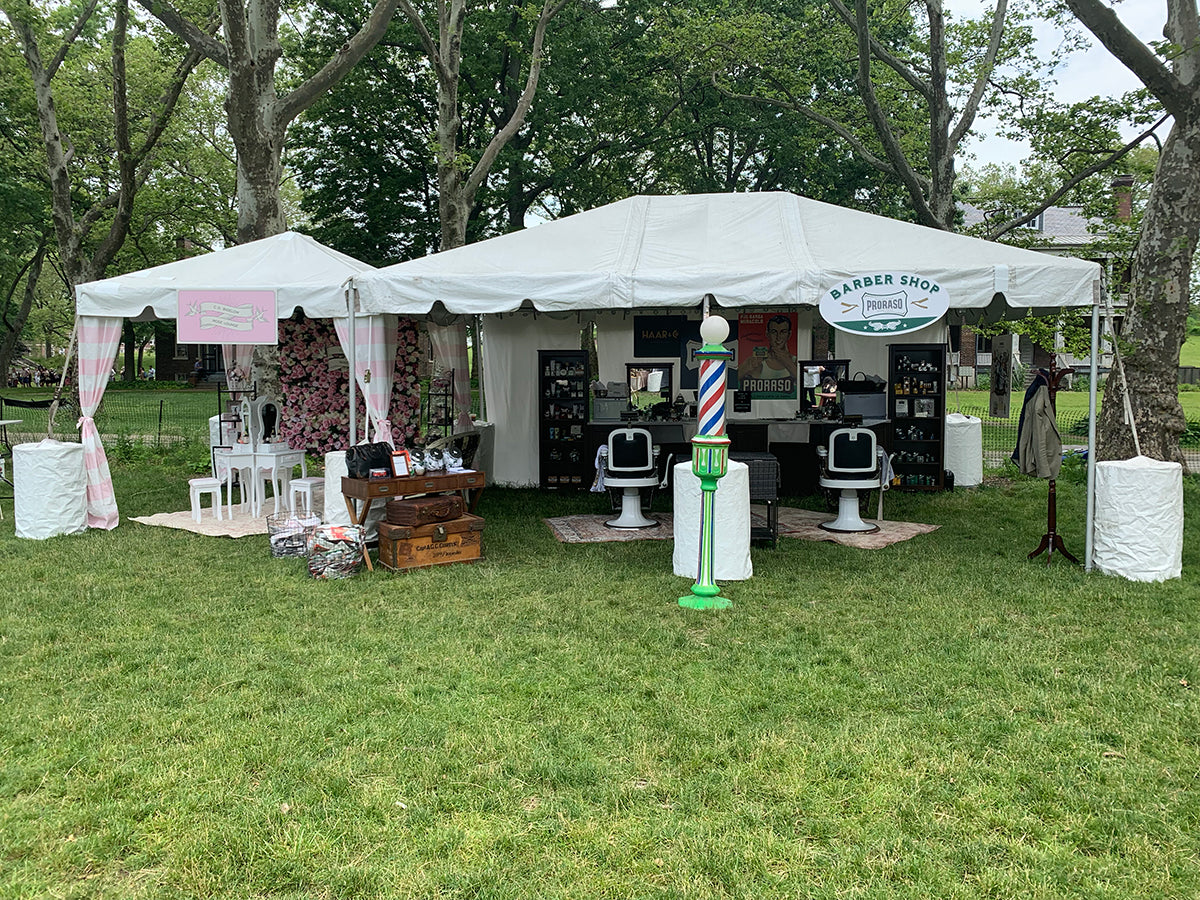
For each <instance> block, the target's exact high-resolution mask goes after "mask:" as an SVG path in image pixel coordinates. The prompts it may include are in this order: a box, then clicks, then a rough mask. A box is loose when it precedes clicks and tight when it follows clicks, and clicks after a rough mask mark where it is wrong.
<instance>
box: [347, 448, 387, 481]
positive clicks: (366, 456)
mask: <svg viewBox="0 0 1200 900" xmlns="http://www.w3.org/2000/svg"><path fill="white" fill-rule="evenodd" d="M372 469H387V471H388V475H389V476H390V475H391V474H392V445H391V444H388V443H386V442H384V441H380V442H379V443H378V444H355V445H354V446H353V447H351V448H350V449H349V450H347V451H346V474H347V475H349V476H350V477H351V478H370V477H371V470H372Z"/></svg>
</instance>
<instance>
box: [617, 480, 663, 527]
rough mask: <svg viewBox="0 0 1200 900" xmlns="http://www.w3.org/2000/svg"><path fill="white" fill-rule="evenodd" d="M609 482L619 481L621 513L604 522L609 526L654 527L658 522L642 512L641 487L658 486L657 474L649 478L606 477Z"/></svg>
mask: <svg viewBox="0 0 1200 900" xmlns="http://www.w3.org/2000/svg"><path fill="white" fill-rule="evenodd" d="M606 481H608V482H610V483H614V486H615V483H616V482H619V486H620V487H621V488H622V490H621V514H620V515H619V516H617V518H615V519H609V520H608V521H607V522H605V523H604V524H605V525H607V526H608V527H609V528H654V527H656V526H658V525H659V524H660V523H659V522H658V521H656V520H655V519H651V518H650V517H649V516H647V515H646V514H645V513H643V512H642V490H641V489H642V488H650V487H657V486H658V476H657V475H656V476H653V477H649V478H620V479H614V478H607V479H606Z"/></svg>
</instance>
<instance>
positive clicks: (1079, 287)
mask: <svg viewBox="0 0 1200 900" xmlns="http://www.w3.org/2000/svg"><path fill="white" fill-rule="evenodd" d="M884 271H900V272H916V273H920V274H921V275H922V276H924V277H927V278H930V279H933V280H935V281H937V282H938V284H940V285H941V287H942V288H943V289H944V290H945V291H946V292H947V293H948V295H949V297H950V306H951V310H952V315H956V316H959V317H962V318H967V319H969V320H974V321H978V320H979V319H980V318H982V317H984V316H985V315H986V316H987V317H988V318H991V319H997V318H1003V317H1005V316H1006V315H1009V316H1014V315H1023V314H1024V313H1025V312H1026V311H1027V310H1035V311H1038V312H1048V311H1051V310H1054V309H1057V308H1060V307H1067V306H1083V307H1086V306H1091V307H1093V309H1094V308H1095V306H1094V305H1095V303H1096V302H1097V301H1098V298H1099V296H1100V275H1101V270H1100V266H1099V265H1097V264H1096V263H1093V262H1088V261H1086V260H1081V259H1074V258H1067V257H1056V256H1050V255H1047V254H1043V253H1036V252H1034V251H1030V250H1023V249H1020V248H1016V247H1010V246H1006V245H1004V244H997V243H993V242H990V241H984V240H980V239H978V238H972V237H967V236H964V235H957V234H949V233H946V232H942V231H938V230H936V229H932V228H927V227H923V226H920V225H914V224H911V223H906V222H900V221H896V220H894V219H888V218H885V217H882V216H876V215H871V214H869V213H863V212H857V211H855V210H850V209H844V208H842V207H839V206H833V205H830V204H828V203H821V202H818V201H815V200H809V199H807V198H804V197H799V196H796V195H793V194H787V193H752V194H703V195H685V196H638V197H631V198H628V199H626V200H621V201H618V202H616V203H612V204H609V205H607V206H603V207H600V208H598V209H594V210H590V211H588V212H584V213H579V214H577V215H573V216H568V217H565V218H562V219H557V220H554V221H552V222H548V223H545V224H542V225H538V226H536V227H533V228H528V229H526V230H524V231H519V232H514V233H511V234H507V235H503V236H501V237H496V238H492V239H490V240H486V241H480V242H478V243H475V244H470V245H467V246H465V247H461V248H458V249H455V250H450V251H447V252H444V253H438V254H436V255H433V256H426V257H423V258H421V259H415V260H412V261H410V262H405V263H400V264H398V265H394V266H389V267H386V268H381V269H377V270H376V271H374V272H371V273H368V274H366V275H362V276H359V277H356V278H355V279H354V282H355V286H356V288H357V289H358V291H359V294H360V302H361V307H360V309H361V311H362V312H363V313H367V314H371V313H383V312H394V313H402V314H407V315H422V314H427V313H430V312H431V311H433V312H434V314H435V315H436V316H437V317H438V318H441V317H442V314H443V310H444V312H445V313H451V314H463V315H487V316H488V317H487V318H486V319H485V320H484V323H483V333H484V352H483V360H484V365H483V374H484V391H485V395H486V397H487V400H488V418H490V419H491V420H492V421H493V422H495V424H496V447H497V457H496V462H495V470H496V471H495V473H494V474H495V477H496V479H497V480H498V481H501V482H507V483H513V484H536V483H537V442H536V440H537V439H536V434H537V421H536V412H535V409H534V404H533V402H532V398H533V397H534V387H533V386H534V385H535V384H536V374H537V373H536V365H537V353H536V349H537V348H544V349H556V348H557V349H561V348H564V347H577V346H578V343H577V341H578V330H579V317H581V316H582V315H583V314H584V313H586V314H588V317H589V318H590V319H591V320H592V321H594V322H595V323H596V340H597V347H598V350H599V352H600V357H601V359H600V372H599V373H596V374H597V375H598V376H599V377H600V379H601V380H618V379H619V378H621V377H622V376H619V375H618V374H617V372H618V371H619V372H621V373H623V371H624V370H623V367H621V368H619V369H618V368H615V367H613V366H612V365H611V364H609V365H607V371H606V357H608V358H609V359H610V360H611V359H618V360H625V359H630V358H632V347H633V345H632V323H631V322H628V321H625V319H626V317H627V315H628V314H629V313H630V312H632V311H639V312H651V311H654V310H659V311H662V310H666V311H670V310H675V311H677V312H678V311H679V310H680V308H688V309H691V310H696V311H698V310H699V309H700V306H701V304H702V302H703V300H704V298H706V297H709V298H711V299H712V300H713V301H714V302H715V303H716V304H717V305H719V306H721V307H724V308H727V309H735V310H736V309H745V308H753V307H772V308H781V307H782V308H792V309H797V308H798V309H800V310H802V311H803V310H805V309H806V308H807V309H808V310H809V312H808V313H807V316H808V318H807V322H808V323H809V327H811V322H812V317H813V316H814V315H816V313H815V312H812V311H811V310H812V308H814V307H816V306H817V305H818V303H819V301H820V298H821V296H822V294H824V293H825V292H826V291H827V290H828V289H829V288H831V287H833V286H835V285H837V284H839V283H840V282H842V281H843V280H848V279H852V278H853V277H854V276H856V275H862V274H865V273H870V272H884ZM802 327H803V325H802ZM938 329H939V330H936V331H928V332H927V333H928V334H930V336H929V337H928V338H922V336H921V335H920V334H919V333H918V334H916V335H908V336H906V337H907V338H908V339H910V340H922V339H928V340H939V341H940V340H945V331H944V327H943V326H938ZM934 335H936V336H934ZM838 356H839V357H841V356H850V357H853V358H854V359H855V360H856V366H855V367H856V368H862V369H864V371H867V372H870V371H871V368H870V366H872V365H875V366H878V367H882V365H883V363H882V360H883V359H885V358H886V341H884V340H881V339H880V338H878V337H874V336H856V335H850V334H846V333H839V334H838ZM877 371H879V369H877ZM1094 381H1095V380H1094V379H1093V383H1094ZM675 383H676V384H678V382H675ZM768 402H771V401H768ZM774 402H778V401H774ZM756 403H758V401H756ZM793 407H794V404H793ZM793 413H794V409H793V410H792V412H791V413H786V415H792V414H793ZM501 448H504V449H503V451H502V450H501ZM492 474H493V473H489V476H490V475H492Z"/></svg>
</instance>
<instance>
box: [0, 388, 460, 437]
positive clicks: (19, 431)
mask: <svg viewBox="0 0 1200 900" xmlns="http://www.w3.org/2000/svg"><path fill="white" fill-rule="evenodd" d="M228 398H229V394H228V393H226V392H224V391H220V392H218V391H209V390H179V391H172V392H170V396H166V397H163V396H161V394H160V393H158V392H156V393H153V394H152V393H149V392H147V391H122V390H108V391H106V392H105V394H104V399H103V400H102V401H101V402H100V408H99V409H98V410H97V411H96V428H97V430H98V431H99V432H100V436H101V438H102V439H103V440H104V441H110V440H129V441H134V442H137V443H145V444H153V445H160V446H161V445H164V444H174V443H180V442H187V441H198V442H201V443H207V441H208V420H209V418H210V417H212V416H215V415H217V414H218V413H219V412H220V404H221V402H222V401H226V400H228ZM48 399H49V398H48V397H46V396H45V395H43V396H38V397H35V396H34V395H33V394H30V395H25V394H24V393H22V394H21V396H20V398H19V400H18V402H20V403H22V405H21V406H19V407H18V406H14V405H12V400H11V399H9V398H5V397H3V396H0V419H20V420H21V421H20V424H17V425H9V426H8V427H7V429H6V431H7V437H8V441H9V442H10V443H14V444H16V443H23V442H26V441H40V440H42V439H43V438H45V437H46V436H47V434H48V432H50V436H51V437H54V438H56V439H58V440H60V441H77V440H79V429H78V428H77V425H76V423H77V421H78V419H79V401H78V399H77V398H74V397H65V398H64V399H63V401H62V403H61V405H60V406H59V408H58V411H57V413H56V414H55V417H54V427H53V429H50V422H49V417H50V410H49V409H47V408H45V407H43V406H28V405H25V404H28V403H30V402H33V403H41V402H45V401H46V400H48ZM6 400H8V402H5V401H6ZM421 410H422V427H425V426H426V425H427V424H428V422H429V410H430V404H429V402H428V400H427V399H426V398H423V401H422V404H421ZM471 411H472V413H473V414H476V415H477V414H478V412H479V392H478V391H477V390H476V391H472V397H471ZM360 426H361V420H360Z"/></svg>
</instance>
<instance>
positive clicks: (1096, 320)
mask: <svg viewBox="0 0 1200 900" xmlns="http://www.w3.org/2000/svg"><path fill="white" fill-rule="evenodd" d="M1101 290H1103V288H1101ZM1099 343H1100V298H1099V297H1097V298H1096V300H1095V302H1094V303H1093V304H1092V347H1091V358H1090V360H1089V362H1090V369H1089V372H1088V461H1087V515H1086V517H1085V521H1084V529H1083V535H1084V547H1083V571H1085V572H1090V571H1091V570H1092V539H1093V534H1092V531H1093V529H1094V528H1095V525H1096V382H1097V381H1098V380H1099V369H1098V365H1099V364H1098V362H1097V360H1096V355H1097V350H1096V347H1097V345H1098V344H1099Z"/></svg>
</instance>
